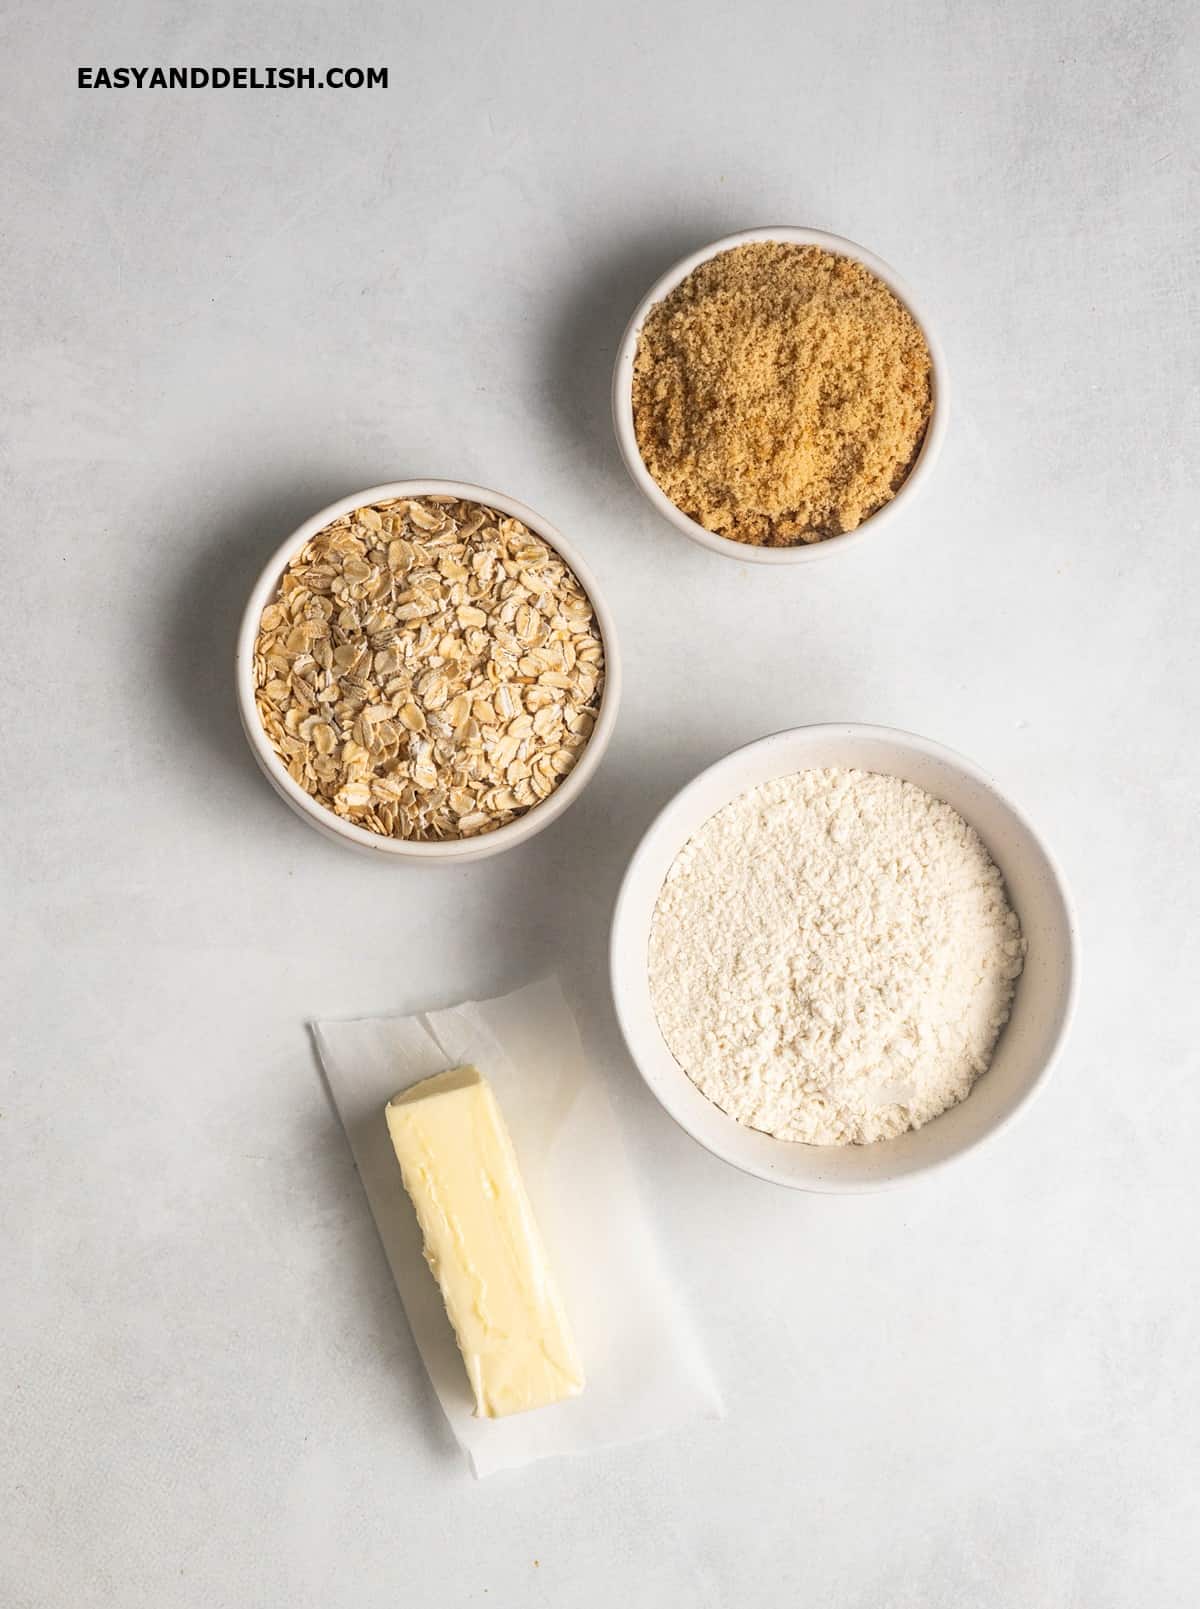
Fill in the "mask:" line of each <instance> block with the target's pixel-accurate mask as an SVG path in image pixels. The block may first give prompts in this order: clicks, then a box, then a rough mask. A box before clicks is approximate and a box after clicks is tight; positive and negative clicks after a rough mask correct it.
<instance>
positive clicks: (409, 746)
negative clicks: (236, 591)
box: [254, 497, 604, 840]
mask: <svg viewBox="0 0 1200 1609" xmlns="http://www.w3.org/2000/svg"><path fill="white" fill-rule="evenodd" d="M254 684H255V702H256V704H257V706H258V713H259V719H260V720H261V721H262V724H263V730H264V731H265V732H266V734H267V737H268V738H269V740H270V742H271V745H272V747H273V748H274V750H275V752H276V754H277V755H278V756H279V759H280V761H281V762H282V764H283V765H284V766H285V768H286V769H287V771H288V773H289V775H290V776H291V777H292V778H293V779H294V780H295V781H296V782H297V783H299V785H300V786H301V787H302V788H304V789H305V790H306V791H307V792H308V793H310V794H311V795H312V796H313V798H314V799H316V800H317V801H318V802H319V803H320V804H322V805H324V806H325V807H326V808H327V809H329V810H332V811H333V812H334V813H335V814H336V815H339V816H342V817H344V818H345V819H346V820H348V821H351V822H354V823H355V824H356V825H357V826H360V827H365V828H366V829H367V830H368V831H370V832H374V833H377V834H380V835H381V836H383V837H393V838H405V839H412V840H436V839H453V838H471V837H475V836H477V835H479V834H480V833H485V832H491V831H494V830H495V828H497V827H502V826H504V825H505V823H507V822H509V821H512V820H514V819H515V818H516V817H517V816H519V815H522V814H523V813H524V812H525V811H526V810H528V809H530V808H531V807H532V806H534V805H536V804H538V803H539V802H540V801H541V800H543V799H545V798H548V797H549V796H550V794H551V793H552V792H553V791H554V789H555V788H557V787H558V786H559V785H560V783H561V782H562V781H563V779H564V778H565V777H566V776H567V775H569V773H570V772H571V770H572V769H573V768H574V766H575V763H576V761H577V760H578V758H579V755H580V753H581V752H582V750H583V749H584V747H585V746H586V744H587V742H588V739H589V738H590V736H591V733H592V728H593V726H594V724H595V720H596V714H597V712H598V710H599V707H600V701H601V698H602V696H603V691H604V647H603V644H602V642H601V639H600V631H599V627H598V625H597V623H596V618H595V614H594V612H593V610H592V606H591V603H590V602H589V600H588V598H587V595H586V593H585V592H584V591H583V588H582V587H581V586H580V584H579V582H578V580H577V579H576V577H575V576H574V574H573V573H572V572H571V570H570V569H569V568H568V567H567V565H566V564H565V563H564V562H563V560H562V559H561V558H560V557H559V555H558V554H557V553H556V552H555V551H554V549H553V548H551V547H549V546H548V545H547V544H546V543H544V542H542V541H541V539H540V538H538V537H536V536H534V535H533V533H532V532H531V531H529V530H527V529H526V527H525V526H524V525H522V524H521V522H520V521H519V520H515V519H511V518H510V517H509V516H507V515H504V514H501V513H498V512H497V511H496V510H495V509H490V508H484V507H482V506H481V505H479V504H475V503H465V502H458V501H456V500H455V499H453V498H447V497H424V498H419V499H417V498H414V499H402V500H397V501H394V502H389V503H378V504H375V505H374V506H372V507H368V508H358V509H355V510H354V511H353V512H352V513H350V514H344V515H342V516H341V518H339V519H337V520H335V521H334V522H333V524H332V525H327V526H326V527H325V529H324V530H322V531H318V533H317V534H316V536H314V537H312V538H310V540H309V541H308V542H307V543H306V544H305V546H304V548H303V549H302V551H301V552H300V553H299V554H298V555H297V556H296V558H294V559H293V560H292V562H291V564H290V565H289V566H288V569H287V572H286V574H285V575H284V577H283V580H282V582H281V584H280V588H279V595H278V597H277V598H275V599H274V600H273V601H272V602H271V603H269V604H268V605H267V607H266V608H265V609H264V610H263V614H262V620H261V622H260V625H259V633H258V640H257V642H256V643H255V649H254Z"/></svg>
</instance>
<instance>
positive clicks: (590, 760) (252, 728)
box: [236, 480, 621, 865]
mask: <svg viewBox="0 0 1200 1609" xmlns="http://www.w3.org/2000/svg"><path fill="white" fill-rule="evenodd" d="M429 496H447V497H458V498H465V499H467V500H469V501H470V502H472V503H483V504H485V505H486V506H487V507H488V508H495V509H499V510H500V512H501V513H502V514H510V515H512V516H513V518H514V519H518V520H520V521H521V522H522V524H524V525H527V526H528V527H529V529H530V530H531V531H532V532H533V533H534V535H535V536H539V537H541V539H542V540H543V541H544V542H546V543H548V544H549V546H550V547H552V548H554V550H555V551H556V552H557V553H559V554H560V555H561V556H562V558H563V559H564V560H565V561H566V563H567V564H568V565H569V566H570V567H571V569H572V570H573V571H574V572H575V575H576V576H577V577H578V579H579V582H580V585H581V586H582V587H583V589H584V591H585V592H586V593H587V595H588V598H589V600H590V602H591V605H592V609H593V610H594V612H595V616H596V622H597V625H598V626H599V628H600V636H601V640H602V642H603V644H604V664H605V675H604V691H603V694H602V696H601V702H600V713H599V716H598V717H597V720H596V725H595V728H594V729H593V732H592V735H591V738H590V739H589V741H588V744H587V746H586V748H585V749H584V750H583V753H582V755H581V756H580V759H579V763H578V764H577V765H576V766H575V769H574V770H573V771H571V772H570V774H569V775H568V776H567V777H566V778H565V780H564V781H563V782H562V783H561V784H560V785H559V786H558V787H557V788H556V789H555V790H554V792H553V793H552V794H551V795H550V796H549V798H547V799H544V800H543V801H542V802H541V803H540V804H536V805H534V806H533V807H532V808H531V809H529V810H527V811H526V812H525V814H524V815H523V816H518V817H517V819H516V820H515V821H510V822H509V823H508V825H507V826H504V827H497V829H496V830H495V832H488V833H484V834H483V835H482V836H481V837H478V838H456V839H447V840H443V841H440V842H437V843H414V842H410V841H408V840H405V839H401V838H381V837H380V836H379V835H378V834H377V833H373V832H368V831H367V829H366V828H365V827H356V826H355V825H354V824H353V823H352V822H349V821H344V820H343V819H342V818H341V817H340V816H335V815H334V813H333V811H332V810H327V809H326V808H325V807H324V805H321V804H318V803H317V801H316V800H315V799H314V798H313V797H312V795H311V794H308V793H306V792H305V791H304V789H303V788H302V787H300V786H299V784H298V783H296V782H293V781H292V779H291V777H290V776H288V774H287V770H286V769H285V767H284V766H283V765H282V764H281V763H280V760H279V757H278V755H277V754H276V753H275V751H274V749H273V748H272V747H271V745H270V742H269V741H268V739H267V735H266V733H265V732H264V731H263V727H262V722H261V721H260V720H259V718H258V711H257V709H256V708H255V705H254V643H255V639H256V637H257V636H258V625H259V621H260V620H261V619H262V612H263V610H264V608H265V607H266V606H267V604H268V603H270V602H271V601H272V599H273V598H274V597H275V595H276V593H277V592H278V590H279V583H280V581H281V579H282V577H283V573H284V571H285V570H286V569H287V567H288V564H289V562H290V561H291V559H292V558H293V557H294V555H295V554H297V553H298V552H299V551H300V549H301V548H302V547H303V546H304V544H305V543H306V542H307V541H308V539H309V538H310V537H312V536H315V535H316V533H317V532H318V531H320V530H322V529H323V528H324V527H325V526H326V525H328V524H329V523H330V522H331V521H332V520H335V519H337V518H338V516H339V515H341V514H347V513H349V512H350V510H351V509H355V508H363V507H364V506H365V505H366V504H368V503H382V502H387V501H389V500H390V499H392V498H396V497H429ZM236 669H237V698H238V710H239V712H240V714H241V717H242V727H243V729H244V731H245V733H246V739H247V741H248V742H249V744H250V748H251V751H252V752H253V754H254V758H255V759H256V760H257V761H258V763H259V766H260V767H261V769H262V772H263V774H264V776H265V777H266V779H267V781H268V782H269V783H270V784H271V786H272V787H273V788H274V789H275V791H276V793H278V794H279V796H280V798H281V799H283V800H284V802H285V803H286V804H288V805H290V806H291V808H292V809H293V810H294V811H295V812H296V814H297V815H298V816H301V817H302V818H303V819H304V820H305V821H307V822H308V824H309V826H310V827H315V828H316V829H317V831H318V832H321V833H324V835H325V836H326V837H327V838H332V839H334V840H335V841H336V842H337V843H340V844H345V845H347V846H348V847H349V848H351V849H358V850H363V851H365V852H367V853H369V854H375V855H380V856H384V857H388V858H390V859H392V860H393V861H406V862H408V863H410V864H411V863H413V862H414V861H425V862H432V863H435V864H437V863H442V864H445V863H446V862H453V863H454V864H456V865H461V864H462V863H463V862H465V861H470V860H483V859H485V858H486V857H487V856H488V855H497V854H499V853H500V852H501V850H504V849H512V848H514V847H515V846H516V845H517V844H522V843H524V842H525V841H526V840H527V839H529V838H532V837H533V835H534V833H537V832H541V830H542V828H543V827H548V826H549V825H550V823H551V822H552V821H553V820H554V819H555V818H556V817H557V816H560V815H562V813H563V811H564V810H565V809H566V808H567V806H568V805H569V804H570V803H571V802H572V801H573V800H575V799H577V798H578V797H579V795H580V794H581V793H582V792H583V790H584V788H585V787H586V786H587V784H588V781H589V780H590V778H591V777H592V776H593V775H594V773H595V771H596V768H597V766H598V765H599V764H600V760H601V758H602V756H603V754H604V751H605V749H606V748H607V747H608V742H609V739H610V738H611V736H612V731H613V727H614V725H615V724H616V719H617V704H618V701H619V699H620V695H621V665H620V659H619V657H618V652H617V637H616V631H615V630H614V627H613V621H612V616H611V615H610V614H609V612H608V607H607V605H606V604H605V602H604V599H603V598H602V597H601V596H600V593H599V590H598V588H597V586H596V583H595V580H594V579H593V577H592V573H591V571H590V570H589V569H588V568H587V566H586V565H585V564H584V562H583V560H582V559H581V558H580V556H579V554H578V552H577V551H576V550H575V549H574V548H573V547H572V546H571V544H570V543H569V542H567V541H566V540H565V539H564V537H563V536H562V535H561V534H560V533H559V532H558V531H557V530H556V529H555V527H554V526H553V525H551V524H550V522H549V520H546V519H543V518H542V516H541V515H540V514H536V513H535V512H534V511H533V509H531V508H527V507H526V506H525V504H524V503H518V502H517V500H516V498H514V497H507V496H505V494H504V493H503V492H493V491H490V490H488V488H487V487H485V486H471V485H468V484H467V483H466V482H463V481H456V480H401V481H390V482H389V483H388V484H387V485H386V486H371V487H368V488H367V490H366V491H363V492H354V493H352V494H351V495H350V496H349V497H343V498H340V499H339V500H338V502H336V503H331V504H330V505H329V507H328V508H323V509H322V510H321V511H320V513H319V514H314V515H313V516H312V518H311V519H308V520H305V522H304V524H303V525H302V526H301V527H300V528H299V530H297V531H294V532H293V533H292V535H291V536H289V537H288V539H287V541H286V542H284V543H283V544H282V545H281V546H280V547H279V549H278V550H277V551H276V552H275V554H274V555H273V556H272V557H271V559H270V560H269V561H268V563H267V564H266V566H265V567H264V569H263V572H262V574H261V575H260V576H259V578H258V581H257V582H256V583H255V587H254V590H253V591H252V592H251V594H250V598H249V601H248V602H247V604H246V612H245V614H244V615H243V616H242V624H241V629H240V631H239V632H238V643H237V667H236Z"/></svg>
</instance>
